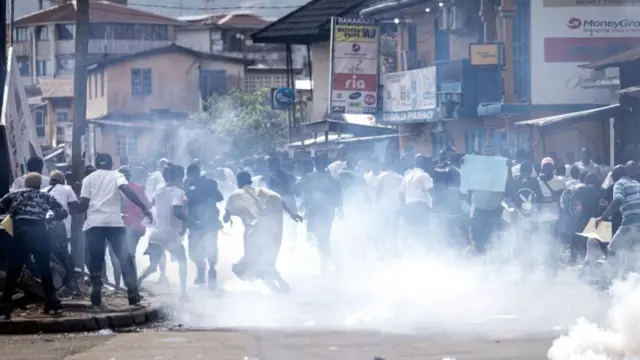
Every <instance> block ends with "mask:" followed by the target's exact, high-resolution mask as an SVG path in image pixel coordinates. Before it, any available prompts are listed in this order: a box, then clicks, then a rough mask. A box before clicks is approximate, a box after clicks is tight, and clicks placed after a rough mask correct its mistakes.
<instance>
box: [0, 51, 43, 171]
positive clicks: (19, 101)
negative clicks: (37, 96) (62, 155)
mask: <svg viewBox="0 0 640 360" xmlns="http://www.w3.org/2000/svg"><path fill="white" fill-rule="evenodd" d="M7 60H8V63H9V67H8V68H7V78H6V80H5V83H4V99H2V109H3V112H2V117H1V118H0V124H2V125H3V126H4V127H5V135H6V137H7V148H8V149H7V150H8V153H9V161H10V164H11V175H12V177H13V178H14V179H15V178H18V177H20V176H22V175H24V174H25V173H26V171H27V168H26V164H27V160H28V159H29V158H30V157H32V156H38V157H40V158H42V150H41V149H40V142H39V141H38V136H37V135H36V127H35V124H34V122H33V119H32V118H31V111H30V109H29V104H28V102H27V94H26V93H25V91H24V84H23V83H22V78H21V77H20V71H19V68H18V63H17V62H16V58H15V56H14V49H13V47H11V48H9V53H8V56H7ZM3 171H4V170H3ZM44 173H45V174H46V173H47V172H46V169H44Z"/></svg>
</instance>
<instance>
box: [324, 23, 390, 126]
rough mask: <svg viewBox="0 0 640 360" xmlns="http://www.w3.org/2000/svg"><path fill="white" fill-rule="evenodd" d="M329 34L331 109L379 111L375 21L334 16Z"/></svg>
mask: <svg viewBox="0 0 640 360" xmlns="http://www.w3.org/2000/svg"><path fill="white" fill-rule="evenodd" d="M331 34H332V36H331V86H330V89H329V99H330V105H329V109H330V112H331V113H346V114H374V113H376V112H378V72H379V68H380V65H379V58H380V57H379V49H380V28H379V25H378V22H377V21H374V20H368V19H358V18H342V17H337V18H333V19H332V21H331Z"/></svg>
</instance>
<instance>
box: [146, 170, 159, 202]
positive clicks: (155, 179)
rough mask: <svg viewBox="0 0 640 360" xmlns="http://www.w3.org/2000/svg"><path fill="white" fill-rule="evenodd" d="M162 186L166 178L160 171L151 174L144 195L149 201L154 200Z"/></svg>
mask: <svg viewBox="0 0 640 360" xmlns="http://www.w3.org/2000/svg"><path fill="white" fill-rule="evenodd" d="M162 185H164V177H163V176H162V172H161V171H160V170H156V171H154V172H152V173H151V174H149V178H148V179H147V181H146V183H145V184H144V193H145V195H147V199H153V194H155V192H156V190H157V189H158V188H159V187H160V186H162Z"/></svg>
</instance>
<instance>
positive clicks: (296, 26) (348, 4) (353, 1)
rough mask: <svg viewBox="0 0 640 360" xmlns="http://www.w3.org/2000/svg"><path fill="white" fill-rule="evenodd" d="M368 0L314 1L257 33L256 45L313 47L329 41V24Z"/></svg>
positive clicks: (254, 35)
mask: <svg viewBox="0 0 640 360" xmlns="http://www.w3.org/2000/svg"><path fill="white" fill-rule="evenodd" d="M366 1H367V0H311V1H310V2H308V3H306V4H305V5H303V6H301V7H299V8H298V9H296V10H294V11H292V12H290V13H289V14H287V15H285V16H283V17H282V18H280V19H278V20H276V21H275V22H273V23H271V24H270V25H267V26H265V27H264V28H262V29H261V30H259V31H257V32H255V33H253V34H252V35H251V39H252V40H253V42H255V43H289V44H311V43H314V42H320V41H325V40H328V39H329V21H330V20H331V18H332V17H334V16H344V15H345V14H347V13H349V12H350V11H352V10H353V9H355V8H357V7H358V6H360V5H362V4H363V3H365V2H366Z"/></svg>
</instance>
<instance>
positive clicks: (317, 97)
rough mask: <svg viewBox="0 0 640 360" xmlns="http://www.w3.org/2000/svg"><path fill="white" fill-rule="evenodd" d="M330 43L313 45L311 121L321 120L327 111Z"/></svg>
mask: <svg viewBox="0 0 640 360" xmlns="http://www.w3.org/2000/svg"><path fill="white" fill-rule="evenodd" d="M329 48H330V47H329V43H328V42H325V43H319V44H313V45H311V63H312V64H313V69H312V71H313V72H312V74H311V76H312V77H311V78H312V79H313V101H312V103H311V106H310V114H311V117H310V119H309V120H310V121H312V122H313V121H320V120H322V119H323V118H324V114H325V113H326V112H327V105H328V103H329V84H330V75H329V68H330V65H331V61H330V54H331V52H330V51H329Z"/></svg>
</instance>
